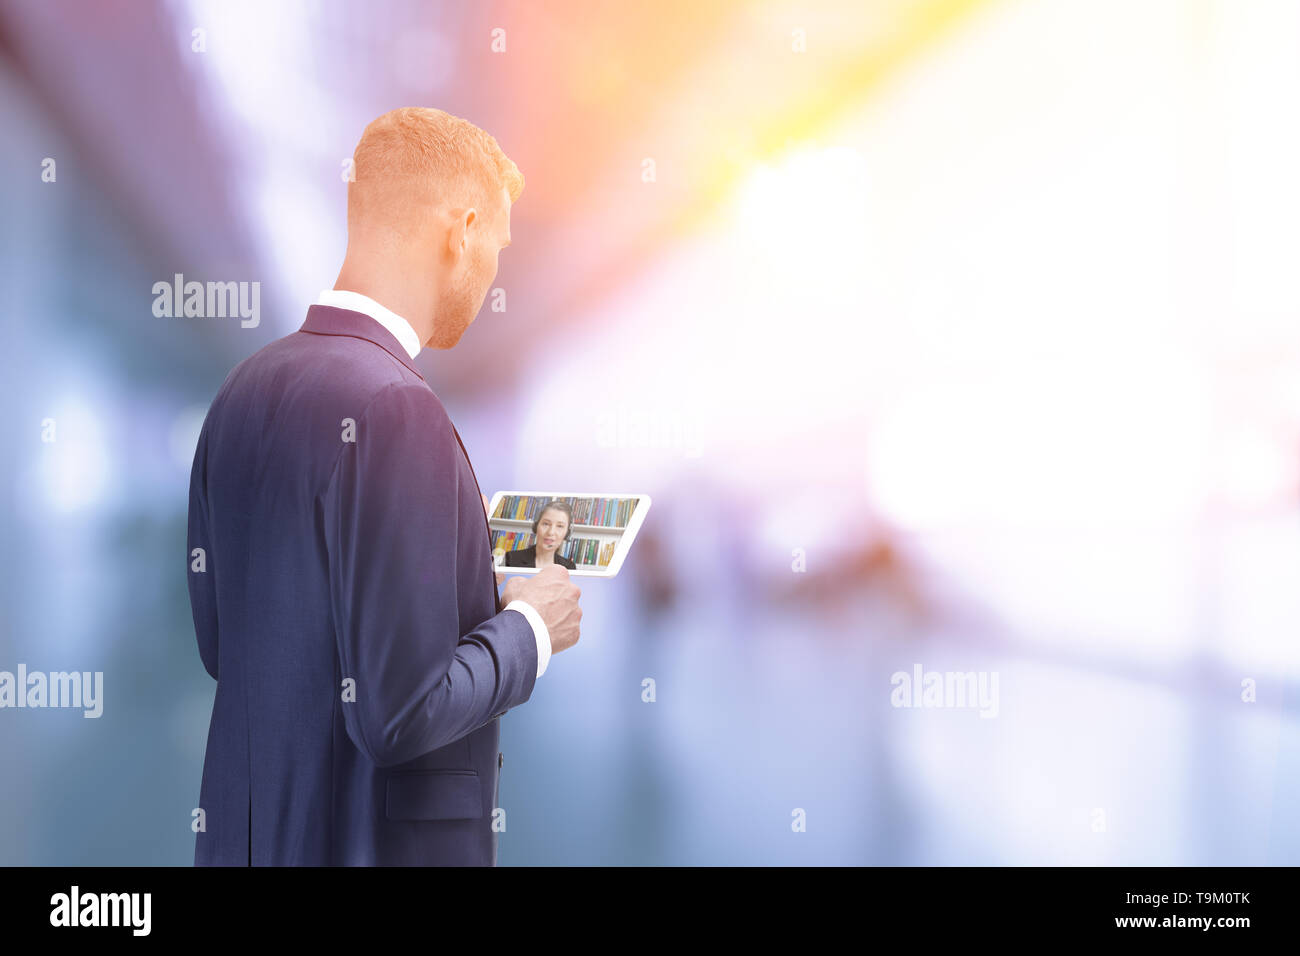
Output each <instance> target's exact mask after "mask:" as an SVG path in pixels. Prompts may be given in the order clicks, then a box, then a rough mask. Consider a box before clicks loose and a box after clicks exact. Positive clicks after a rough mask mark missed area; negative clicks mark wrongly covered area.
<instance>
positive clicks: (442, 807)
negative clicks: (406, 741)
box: [386, 770, 483, 820]
mask: <svg viewBox="0 0 1300 956" xmlns="http://www.w3.org/2000/svg"><path fill="white" fill-rule="evenodd" d="M386 811H387V814H388V819H390V820H469V819H473V818H475V817H481V816H483V793H482V791H481V790H480V789H479V782H478V774H477V773H475V772H474V771H473V770H421V771H416V772H412V773H399V774H393V775H392V776H390V777H389V778H388V801H387V806H386Z"/></svg>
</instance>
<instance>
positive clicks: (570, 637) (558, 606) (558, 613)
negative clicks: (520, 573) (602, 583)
mask: <svg viewBox="0 0 1300 956" xmlns="http://www.w3.org/2000/svg"><path fill="white" fill-rule="evenodd" d="M581 596H582V592H581V591H580V590H578V586H577V585H576V584H574V583H573V582H572V581H570V580H569V569H568V568H566V567H564V566H563V565H560V564H552V565H549V566H548V567H545V568H543V569H542V570H540V571H538V572H537V573H536V574H534V575H531V576H529V577H514V578H511V579H510V582H509V583H508V584H507V585H506V587H505V590H504V591H503V592H502V594H501V606H502V607H504V606H505V605H507V604H509V603H510V602H511V601H514V600H520V601H527V602H528V603H529V604H531V605H532V606H533V608H534V609H535V610H536V611H537V613H538V614H540V615H541V616H542V620H543V621H545V622H546V629H547V630H548V631H549V632H550V634H551V653H552V654H558V653H559V652H560V651H562V650H565V649H566V648H569V647H572V646H573V645H574V644H577V643H578V624H579V622H580V621H581V620H582V608H580V607H578V598H579V597H581Z"/></svg>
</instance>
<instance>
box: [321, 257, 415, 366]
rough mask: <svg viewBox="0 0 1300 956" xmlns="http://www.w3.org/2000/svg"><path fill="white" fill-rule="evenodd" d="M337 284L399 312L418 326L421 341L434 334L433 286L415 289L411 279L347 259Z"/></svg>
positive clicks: (347, 290) (340, 288)
mask: <svg viewBox="0 0 1300 956" xmlns="http://www.w3.org/2000/svg"><path fill="white" fill-rule="evenodd" d="M334 288H335V289H338V290H340V291H344V292H358V293H360V294H361V295H364V296H368V297H369V298H371V299H374V300H375V301H376V302H378V303H379V304H380V305H382V306H383V307H384V308H386V309H389V310H390V311H392V312H396V313H397V314H398V315H400V316H401V317H402V318H403V319H405V320H406V321H407V322H408V323H409V324H410V326H411V328H412V329H414V330H415V334H416V335H417V336H418V337H419V339H420V344H421V345H425V344H427V343H428V341H429V339H430V338H432V337H433V318H432V316H433V313H434V301H433V300H434V295H433V290H432V289H429V288H423V289H415V288H412V286H411V284H410V282H407V281H400V280H397V279H396V278H395V277H394V278H389V277H386V276H383V275H381V274H376V272H374V271H373V270H362V269H358V268H356V267H355V266H353V265H351V263H349V262H348V261H346V260H345V261H344V263H343V268H342V270H340V272H339V277H338V279H336V280H335V282H334Z"/></svg>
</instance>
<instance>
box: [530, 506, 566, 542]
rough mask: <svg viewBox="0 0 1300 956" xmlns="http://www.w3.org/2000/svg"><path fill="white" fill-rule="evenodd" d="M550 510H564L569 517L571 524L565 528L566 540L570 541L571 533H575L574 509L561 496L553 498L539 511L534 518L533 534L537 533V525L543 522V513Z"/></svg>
mask: <svg viewBox="0 0 1300 956" xmlns="http://www.w3.org/2000/svg"><path fill="white" fill-rule="evenodd" d="M548 511H563V512H564V514H565V515H566V516H567V517H568V519H569V524H568V526H567V527H566V528H565V529H564V540H565V541H568V540H569V535H571V534H573V509H572V508H571V507H569V503H568V502H567V501H561V500H560V499H559V498H552V499H551V500H550V501H548V502H546V504H545V506H543V508H542V510H541V511H539V512H537V517H536V518H534V519H533V534H534V535H536V534H537V525H538V524H539V523H540V522H541V520H542V515H544V514H546V512H548Z"/></svg>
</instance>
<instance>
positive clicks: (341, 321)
mask: <svg viewBox="0 0 1300 956" xmlns="http://www.w3.org/2000/svg"><path fill="white" fill-rule="evenodd" d="M300 331H302V332H310V333H312V334H313V335H348V336H351V337H352V338H354V339H365V340H366V341H367V342H373V343H374V344H375V345H378V346H379V347H380V348H381V349H383V350H384V351H385V352H387V353H388V354H389V355H391V356H392V357H393V358H395V359H397V360H398V361H399V362H401V363H402V364H403V365H405V366H406V367H407V368H409V369H410V370H411V371H412V372H414V373H415V374H416V375H419V376H420V380H421V381H423V380H424V376H423V375H420V370H419V369H418V368H416V367H415V362H414V361H413V360H412V359H411V356H410V355H409V354H408V353H407V351H406V349H404V348H403V347H402V343H401V342H399V341H397V339H396V338H395V337H394V335H393V333H392V332H389V331H388V330H387V329H386V328H384V327H383V326H382V325H380V324H379V323H378V322H376V321H375V320H374V319H372V318H371V317H370V316H368V315H366V314H365V313H364V312H354V311H352V310H351V309H339V308H335V307H334V306H332V305H313V306H310V307H309V308H308V309H307V320H306V321H305V322H303V324H302V328H301V330H300Z"/></svg>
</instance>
